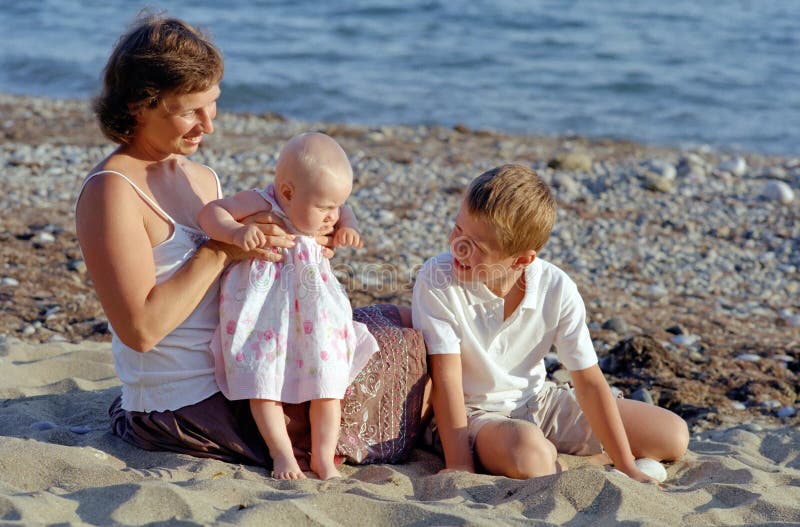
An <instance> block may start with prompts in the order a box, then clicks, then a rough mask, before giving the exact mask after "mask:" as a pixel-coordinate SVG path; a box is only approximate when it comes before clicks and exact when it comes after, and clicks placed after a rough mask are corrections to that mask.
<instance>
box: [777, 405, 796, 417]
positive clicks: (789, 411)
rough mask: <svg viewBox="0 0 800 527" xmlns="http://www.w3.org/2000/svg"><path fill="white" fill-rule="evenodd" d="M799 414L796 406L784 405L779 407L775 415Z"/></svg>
mask: <svg viewBox="0 0 800 527" xmlns="http://www.w3.org/2000/svg"><path fill="white" fill-rule="evenodd" d="M796 414H797V410H796V409H795V408H794V406H784V407H782V408H779V409H778V411H777V412H775V415H777V416H778V417H794V416H795V415H796Z"/></svg>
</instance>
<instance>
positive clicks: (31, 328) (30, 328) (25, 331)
mask: <svg viewBox="0 0 800 527" xmlns="http://www.w3.org/2000/svg"><path fill="white" fill-rule="evenodd" d="M20 331H21V333H22V334H23V335H25V336H26V337H29V336H31V335H33V334H34V333H36V328H35V327H34V326H32V325H31V324H27V325H26V326H25V327H23V328H22V329H21V330H20Z"/></svg>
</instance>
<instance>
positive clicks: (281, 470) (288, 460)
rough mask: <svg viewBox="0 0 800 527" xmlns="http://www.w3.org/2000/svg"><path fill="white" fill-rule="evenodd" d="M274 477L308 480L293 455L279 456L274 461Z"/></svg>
mask: <svg viewBox="0 0 800 527" xmlns="http://www.w3.org/2000/svg"><path fill="white" fill-rule="evenodd" d="M272 477H273V478H275V479H306V475H305V474H303V471H302V470H300V465H298V464H297V460H296V459H295V457H294V456H293V455H288V456H282V455H278V456H275V457H274V458H273V459H272Z"/></svg>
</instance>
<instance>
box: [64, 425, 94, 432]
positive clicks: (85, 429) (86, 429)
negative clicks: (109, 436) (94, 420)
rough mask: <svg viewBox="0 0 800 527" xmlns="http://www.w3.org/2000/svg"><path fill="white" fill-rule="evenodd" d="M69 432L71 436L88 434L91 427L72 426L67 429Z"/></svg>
mask: <svg viewBox="0 0 800 527" xmlns="http://www.w3.org/2000/svg"><path fill="white" fill-rule="evenodd" d="M69 431H70V432H72V433H73V434H88V433H89V432H91V431H92V427H91V426H89V425H74V426H70V427H69Z"/></svg>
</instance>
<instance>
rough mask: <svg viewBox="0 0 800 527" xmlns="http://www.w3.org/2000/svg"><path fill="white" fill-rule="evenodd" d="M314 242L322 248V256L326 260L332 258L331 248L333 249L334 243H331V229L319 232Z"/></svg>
mask: <svg viewBox="0 0 800 527" xmlns="http://www.w3.org/2000/svg"><path fill="white" fill-rule="evenodd" d="M316 240H317V243H318V244H320V245H321V246H322V256H324V257H325V258H328V259H331V258H333V254H334V251H333V248H334V247H335V243H334V241H333V227H328V228H326V229H323V230H321V231H319V232H318V233H317V236H316Z"/></svg>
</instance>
